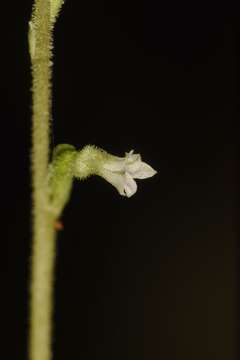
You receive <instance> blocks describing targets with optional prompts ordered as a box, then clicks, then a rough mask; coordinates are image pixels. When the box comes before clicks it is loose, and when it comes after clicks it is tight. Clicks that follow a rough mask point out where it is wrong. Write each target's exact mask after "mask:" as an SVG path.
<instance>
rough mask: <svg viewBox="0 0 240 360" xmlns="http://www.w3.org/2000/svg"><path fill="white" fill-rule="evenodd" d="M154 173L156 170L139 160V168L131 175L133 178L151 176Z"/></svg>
mask: <svg viewBox="0 0 240 360" xmlns="http://www.w3.org/2000/svg"><path fill="white" fill-rule="evenodd" d="M156 173H157V171H156V170H154V169H153V168H152V167H151V166H150V165H148V164H146V163H145V162H141V166H140V167H139V169H138V170H137V171H136V172H134V173H131V175H132V177H133V178H134V179H146V178H149V177H152V176H153V175H155V174H156Z"/></svg>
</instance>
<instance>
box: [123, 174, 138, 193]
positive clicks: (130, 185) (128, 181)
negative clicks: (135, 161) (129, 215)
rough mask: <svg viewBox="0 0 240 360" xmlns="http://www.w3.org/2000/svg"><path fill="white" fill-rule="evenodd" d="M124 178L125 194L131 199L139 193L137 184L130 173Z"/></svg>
mask: <svg viewBox="0 0 240 360" xmlns="http://www.w3.org/2000/svg"><path fill="white" fill-rule="evenodd" d="M124 178H125V182H124V191H125V194H126V196H127V197H131V196H132V195H134V194H135V192H136V191H137V183H136V181H134V180H133V178H132V176H131V175H129V174H128V173H126V174H125V176H124Z"/></svg>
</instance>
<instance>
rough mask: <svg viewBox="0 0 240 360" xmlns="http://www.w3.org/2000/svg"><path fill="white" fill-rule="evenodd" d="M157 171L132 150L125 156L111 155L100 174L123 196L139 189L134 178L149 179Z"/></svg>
mask: <svg viewBox="0 0 240 360" xmlns="http://www.w3.org/2000/svg"><path fill="white" fill-rule="evenodd" d="M156 173H157V171H155V170H154V169H153V168H152V167H151V166H150V165H148V164H146V163H145V162H143V161H142V160H141V156H140V154H134V151H133V150H131V151H130V152H129V153H126V154H125V157H124V158H121V157H117V156H110V158H109V159H108V160H106V161H105V162H104V163H103V165H102V166H101V169H100V175H101V176H102V177H103V178H104V179H105V180H107V181H108V182H109V183H110V184H112V185H113V186H114V187H115V188H116V189H117V190H118V192H119V194H120V195H122V196H127V197H131V196H132V195H134V194H135V192H136V191H137V184H136V181H135V180H134V179H147V178H149V177H152V176H154V175H155V174H156Z"/></svg>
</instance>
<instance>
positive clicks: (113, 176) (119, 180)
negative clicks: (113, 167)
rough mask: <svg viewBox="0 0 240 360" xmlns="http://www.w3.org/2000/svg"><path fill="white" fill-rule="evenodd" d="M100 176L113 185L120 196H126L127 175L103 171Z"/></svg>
mask: <svg viewBox="0 0 240 360" xmlns="http://www.w3.org/2000/svg"><path fill="white" fill-rule="evenodd" d="M100 175H101V176H102V177H103V178H104V179H105V180H106V181H108V182H109V183H110V184H111V185H113V186H114V187H115V188H116V189H117V191H118V192H119V194H120V195H122V196H126V194H125V191H124V189H125V175H124V174H119V173H114V172H111V171H108V170H102V171H101V173H100Z"/></svg>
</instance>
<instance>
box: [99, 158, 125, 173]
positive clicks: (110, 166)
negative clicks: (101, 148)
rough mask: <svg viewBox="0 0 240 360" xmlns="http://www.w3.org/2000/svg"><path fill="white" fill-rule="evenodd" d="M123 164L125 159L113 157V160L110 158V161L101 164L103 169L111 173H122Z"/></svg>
mask: <svg viewBox="0 0 240 360" xmlns="http://www.w3.org/2000/svg"><path fill="white" fill-rule="evenodd" d="M125 162H126V160H125V158H120V157H117V156H115V157H114V158H113V157H112V158H111V159H110V160H107V161H106V162H105V163H104V164H103V168H104V169H106V170H109V171H112V172H117V171H122V172H124V169H125Z"/></svg>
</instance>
